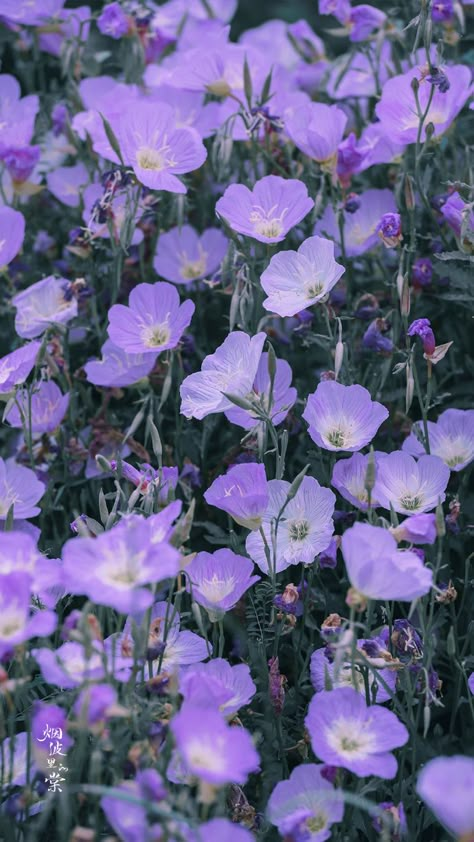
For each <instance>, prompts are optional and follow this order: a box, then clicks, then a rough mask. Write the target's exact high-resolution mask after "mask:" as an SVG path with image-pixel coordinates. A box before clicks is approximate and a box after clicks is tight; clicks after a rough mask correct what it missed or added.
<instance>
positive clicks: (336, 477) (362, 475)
mask: <svg viewBox="0 0 474 842" xmlns="http://www.w3.org/2000/svg"><path fill="white" fill-rule="evenodd" d="M385 455H386V454H385V453H381V452H379V451H375V453H374V454H373V459H374V463H375V465H374V466H375V473H376V471H377V464H378V460H379V459H381V458H383V457H384V456H385ZM370 459H371V457H370V455H369V454H368V453H367V454H362V453H354V455H353V456H351V457H350V458H349V459H340V460H338V461H337V462H336V464H335V465H334V468H333V472H332V478H331V485H333V486H334V488H336V489H337V490H338V491H339V494H340V495H341V496H342V497H344V499H345V500H348V502H349V503H351V504H352V505H353V506H356V507H357V508H358V509H360V510H361V511H363V512H365V511H367V509H368V504H369V493H368V489H367V487H366V486H367V468H368V466H369V462H370ZM371 503H372V506H374V507H376V506H378V502H377V499H376V497H375V496H374V494H373V491H372V494H371Z"/></svg>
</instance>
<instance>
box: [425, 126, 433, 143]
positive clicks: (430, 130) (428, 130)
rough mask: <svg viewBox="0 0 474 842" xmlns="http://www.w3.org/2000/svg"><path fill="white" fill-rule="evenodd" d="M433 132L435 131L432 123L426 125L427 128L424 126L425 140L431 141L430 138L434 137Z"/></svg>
mask: <svg viewBox="0 0 474 842" xmlns="http://www.w3.org/2000/svg"><path fill="white" fill-rule="evenodd" d="M434 130H435V127H434V123H428V124H427V126H426V129H425V132H426V139H427V140H431V138H432V137H433V135H434Z"/></svg>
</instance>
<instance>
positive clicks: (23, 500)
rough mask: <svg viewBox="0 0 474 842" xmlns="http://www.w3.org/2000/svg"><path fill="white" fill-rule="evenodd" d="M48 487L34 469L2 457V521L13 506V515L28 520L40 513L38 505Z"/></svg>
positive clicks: (0, 515)
mask: <svg viewBox="0 0 474 842" xmlns="http://www.w3.org/2000/svg"><path fill="white" fill-rule="evenodd" d="M45 491H46V489H45V487H44V485H43V483H42V482H40V480H39V479H37V477H36V474H35V472H34V471H32V470H30V468H25V467H23V465H17V464H16V462H13V461H12V460H11V459H9V460H8V461H6V462H4V460H3V459H0V521H2V520H6V519H7V515H8V512H9V510H10V508H11V506H13V516H14V517H15V518H17V519H18V520H26V519H27V518H30V517H35V516H36V515H39V513H40V509H39V508H38V506H37V505H36V503H37V502H38V500H40V499H41V497H42V496H43V494H44V493H45Z"/></svg>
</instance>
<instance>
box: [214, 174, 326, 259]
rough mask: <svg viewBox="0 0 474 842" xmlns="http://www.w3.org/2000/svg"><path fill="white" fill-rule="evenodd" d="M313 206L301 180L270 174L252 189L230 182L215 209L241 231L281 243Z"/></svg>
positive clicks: (271, 241)
mask: <svg viewBox="0 0 474 842" xmlns="http://www.w3.org/2000/svg"><path fill="white" fill-rule="evenodd" d="M312 207H314V202H313V200H312V199H310V198H309V196H308V190H307V188H306V185H305V184H303V182H302V181H297V180H295V179H291V178H290V179H285V178H281V177H280V176H278V175H267V176H265V178H261V179H260V181H257V183H256V184H255V185H254V188H253V190H249V188H248V187H244V185H243V184H231V185H230V187H228V188H227V190H226V191H225V193H224V195H223V196H222V198H221V199H219V201H218V202H217V204H216V213H217V215H218V216H220V217H222V219H224V221H225V222H226V223H227V225H229V226H230V227H231V228H232V229H233V230H234V231H237V232H238V233H239V234H245V235H246V236H247V237H252V239H254V240H259V242H261V243H280V242H281V241H282V240H284V239H285V237H286V235H287V233H288V231H290V229H291V228H294V226H295V225H297V224H298V222H301V220H302V219H303V218H304V217H305V216H306V215H307V214H308V213H309V212H310V210H311V208H312Z"/></svg>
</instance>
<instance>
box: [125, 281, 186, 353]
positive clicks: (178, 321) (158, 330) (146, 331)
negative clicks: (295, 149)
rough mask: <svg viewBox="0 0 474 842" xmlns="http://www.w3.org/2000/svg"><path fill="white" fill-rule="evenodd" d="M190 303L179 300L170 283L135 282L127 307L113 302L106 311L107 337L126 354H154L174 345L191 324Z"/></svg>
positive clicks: (174, 346)
mask: <svg viewBox="0 0 474 842" xmlns="http://www.w3.org/2000/svg"><path fill="white" fill-rule="evenodd" d="M193 313H194V303H193V302H192V301H190V300H187V301H184V302H183V304H180V303H179V294H178V292H177V290H176V288H175V287H173V286H171V284H165V283H157V284H138V286H136V287H135V288H134V289H132V291H131V293H130V298H129V306H128V307H125V306H124V305H123V304H114V306H113V307H111V308H110V310H109V322H110V324H109V336H110V338H111V340H112V342H113V343H114V345H117V347H118V348H121V350H122V351H125V352H126V353H127V354H154V355H155V356H156V355H157V354H159V353H160V352H161V351H165V350H167V349H168V348H176V346H177V344H178V342H179V340H180V339H181V336H182V335H183V333H184V331H185V330H186V328H187V327H189V325H190V323H191V319H192V316H193Z"/></svg>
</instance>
